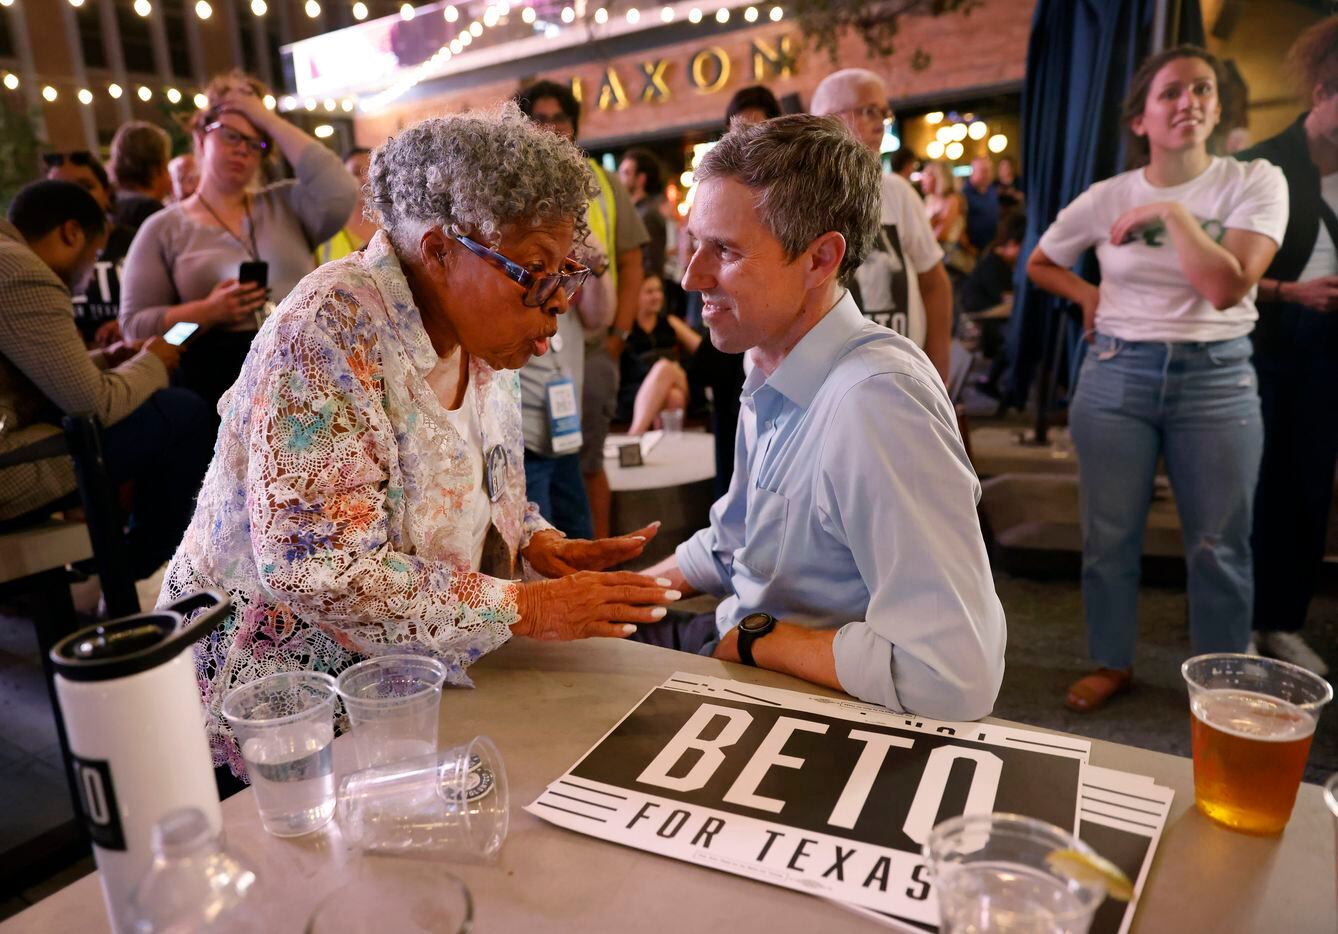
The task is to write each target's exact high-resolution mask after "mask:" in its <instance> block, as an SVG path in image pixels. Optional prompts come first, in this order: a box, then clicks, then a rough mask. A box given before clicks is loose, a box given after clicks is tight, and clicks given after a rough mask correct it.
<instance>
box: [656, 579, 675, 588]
mask: <svg viewBox="0 0 1338 934" xmlns="http://www.w3.org/2000/svg"><path fill="white" fill-rule="evenodd" d="M655 583H657V584H659V585H660V586H661V587H668V586H669V585H670V584H672V583H673V581H671V580H670V579H669V578H667V577H657V578H655Z"/></svg>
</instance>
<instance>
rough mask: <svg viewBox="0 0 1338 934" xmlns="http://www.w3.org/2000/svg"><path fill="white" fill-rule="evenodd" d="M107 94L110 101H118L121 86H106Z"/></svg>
mask: <svg viewBox="0 0 1338 934" xmlns="http://www.w3.org/2000/svg"><path fill="white" fill-rule="evenodd" d="M107 93H108V94H110V95H111V99H112V100H114V101H117V100H120V99H121V94H122V91H121V86H120V85H119V84H117V83H115V82H112V83H111V84H109V85H107Z"/></svg>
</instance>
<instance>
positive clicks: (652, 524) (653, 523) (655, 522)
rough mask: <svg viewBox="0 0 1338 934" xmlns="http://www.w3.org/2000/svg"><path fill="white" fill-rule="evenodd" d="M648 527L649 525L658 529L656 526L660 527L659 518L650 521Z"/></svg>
mask: <svg viewBox="0 0 1338 934" xmlns="http://www.w3.org/2000/svg"><path fill="white" fill-rule="evenodd" d="M650 527H651V528H652V529H658V528H659V527H660V520H659V519H656V520H655V521H654V522H652V523H651V524H650Z"/></svg>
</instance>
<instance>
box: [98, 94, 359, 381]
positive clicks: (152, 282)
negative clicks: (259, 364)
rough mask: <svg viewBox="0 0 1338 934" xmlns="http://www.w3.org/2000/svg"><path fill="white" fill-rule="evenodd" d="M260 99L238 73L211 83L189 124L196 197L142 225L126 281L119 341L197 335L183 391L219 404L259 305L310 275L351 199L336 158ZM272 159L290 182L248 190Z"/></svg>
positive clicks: (349, 183) (186, 358)
mask: <svg viewBox="0 0 1338 934" xmlns="http://www.w3.org/2000/svg"><path fill="white" fill-rule="evenodd" d="M265 93H266V89H265V87H264V85H262V84H261V83H260V82H259V81H257V80H256V79H254V78H252V77H250V76H248V75H245V74H243V73H241V72H238V71H233V72H229V73H228V74H225V75H221V76H219V77H217V78H215V79H214V80H213V81H212V82H210V85H209V87H208V89H207V90H206V96H207V97H208V101H209V104H208V106H207V107H205V108H204V109H202V110H199V111H197V112H196V114H195V118H194V121H193V129H194V141H195V151H196V157H197V162H198V165H199V171H200V183H199V187H198V188H197V189H196V190H195V193H194V194H192V195H191V196H190V197H189V198H186V199H185V200H184V201H182V202H180V203H178V204H174V205H172V206H170V207H168V208H166V209H164V210H162V211H159V212H158V213H157V214H155V215H154V216H153V217H151V218H150V219H149V220H148V221H147V222H145V224H144V226H143V227H141V228H140V232H139V235H138V236H137V237H136V238H135V241H134V243H133V244H132V245H131V248H130V253H129V255H128V256H127V257H126V261H125V268H124V271H123V274H122V287H121V310H120V320H121V330H122V333H123V334H124V335H125V336H126V337H127V338H129V339H133V340H142V339H144V338H147V337H150V336H152V335H156V334H163V333H165V332H166V331H167V330H168V329H169V328H170V327H172V326H173V325H174V324H176V323H178V322H181V321H190V322H194V323H195V324H198V325H199V326H200V330H199V333H197V334H196V335H195V336H194V337H193V338H192V339H191V341H190V345H189V347H188V348H187V349H185V350H184V352H183V354H182V360H181V381H182V383H183V384H184V385H185V386H187V387H189V388H191V389H194V390H195V391H196V392H198V393H199V394H200V395H201V396H203V397H204V398H205V399H206V400H207V401H209V402H210V403H211V404H215V405H216V404H217V403H218V401H219V399H220V397H221V396H222V395H223V393H224V392H225V391H226V390H227V389H228V387H229V386H231V385H232V383H233V382H234V381H235V380H236V378H237V375H238V373H240V372H241V366H242V361H243V360H245V359H246V353H247V351H248V350H249V349H250V346H251V340H252V338H253V337H255V333H256V330H257V328H258V327H259V325H260V323H261V322H262V321H263V317H264V315H263V312H264V309H265V307H266V304H267V303H268V302H271V301H272V302H275V303H277V302H278V301H280V300H282V299H283V297H284V296H286V295H287V294H288V293H289V292H290V291H291V290H292V288H293V286H295V285H296V284H297V283H298V280H300V279H301V278H302V277H303V276H305V275H306V274H307V273H309V272H311V271H312V269H314V268H315V263H314V261H313V259H312V251H313V250H314V248H315V245H316V244H319V243H322V242H324V241H325V240H327V239H328V238H329V237H330V236H332V235H333V234H334V233H336V232H337V231H338V230H339V228H340V227H341V226H342V225H343V223H344V220H345V219H346V218H347V217H348V215H349V211H351V210H352V208H353V203H354V201H355V199H356V197H357V190H356V189H357V182H356V180H355V179H354V178H353V177H352V176H350V175H349V174H348V172H346V171H345V170H344V167H343V165H342V164H341V163H340V161H339V157H338V156H337V155H335V154H334V153H333V152H331V151H330V150H329V149H327V148H326V147H325V146H324V145H322V144H321V143H320V142H318V141H317V140H315V139H314V138H312V137H310V136H308V135H307V134H306V133H304V132H303V131H302V130H300V129H298V128H297V127H296V126H294V125H292V124H291V123H289V122H288V121H286V120H284V119H283V118H282V117H280V116H279V115H278V114H276V113H275V112H273V111H271V110H268V109H267V108H266V107H265V105H264V103H263V102H262V98H263V97H264V95H265ZM275 149H277V150H278V151H280V152H282V153H283V156H284V158H286V159H287V160H288V162H289V163H290V164H291V165H292V166H293V169H294V172H295V173H296V176H297V177H296V179H290V180H285V181H281V182H276V183H274V184H271V185H267V186H264V187H261V188H255V187H254V186H253V183H254V181H255V179H256V176H257V172H258V171H259V170H260V168H261V164H262V163H263V161H264V160H265V159H266V158H267V157H268V156H269V155H270V154H271V153H273V152H274V150H275Z"/></svg>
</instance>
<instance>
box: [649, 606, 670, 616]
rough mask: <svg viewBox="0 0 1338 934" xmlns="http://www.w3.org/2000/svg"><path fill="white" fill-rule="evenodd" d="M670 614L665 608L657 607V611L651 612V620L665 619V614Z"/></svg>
mask: <svg viewBox="0 0 1338 934" xmlns="http://www.w3.org/2000/svg"><path fill="white" fill-rule="evenodd" d="M668 612H669V611H668V610H666V609H665V608H664V607H662V606H657V607H656V608H655V609H653V610H651V611H650V618H651V619H664V617H665V614H666V613H668Z"/></svg>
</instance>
